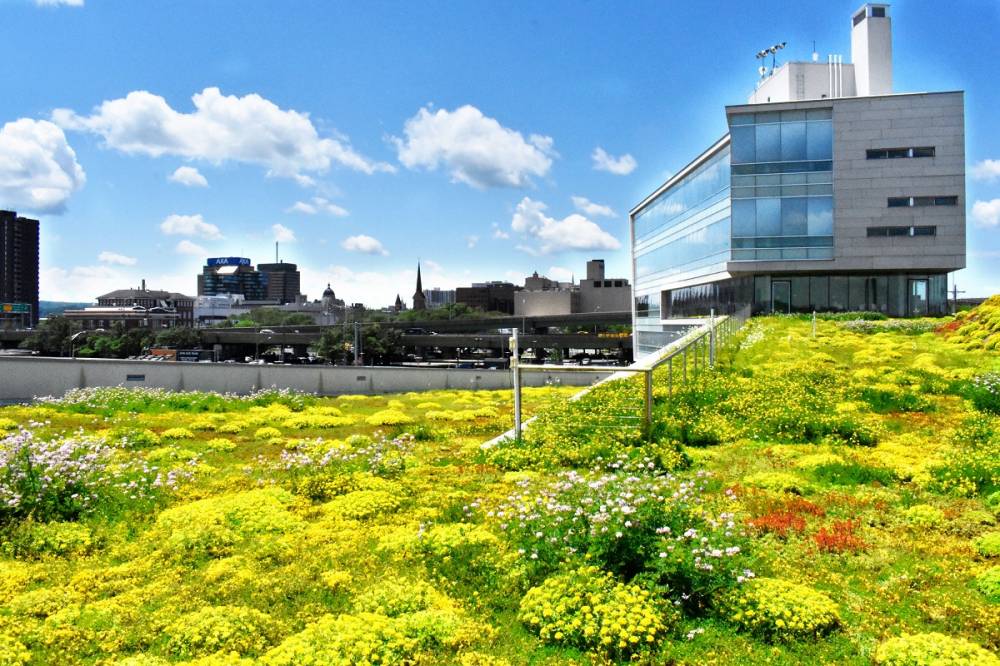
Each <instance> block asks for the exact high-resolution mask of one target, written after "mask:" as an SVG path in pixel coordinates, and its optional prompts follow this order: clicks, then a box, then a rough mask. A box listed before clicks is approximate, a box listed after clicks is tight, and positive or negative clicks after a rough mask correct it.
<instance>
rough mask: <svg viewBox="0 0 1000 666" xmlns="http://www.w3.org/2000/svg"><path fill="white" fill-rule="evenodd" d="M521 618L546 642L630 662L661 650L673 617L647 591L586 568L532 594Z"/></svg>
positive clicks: (556, 578) (524, 601) (525, 600)
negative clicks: (631, 658)
mask: <svg viewBox="0 0 1000 666" xmlns="http://www.w3.org/2000/svg"><path fill="white" fill-rule="evenodd" d="M518 619H519V620H521V622H523V623H524V624H526V625H527V626H528V627H529V628H531V630H532V631H534V632H535V633H537V634H538V635H539V637H540V638H541V639H542V640H543V641H545V642H546V643H551V644H554V645H566V646H573V647H577V648H580V649H584V650H590V651H594V652H597V653H600V654H605V655H608V656H611V657H617V658H627V657H629V656H630V655H632V654H636V653H639V652H642V651H644V650H646V649H648V648H650V647H652V646H654V645H656V644H657V643H658V642H659V641H660V640H661V639H662V638H663V636H664V634H665V633H666V631H667V620H671V621H672V619H673V617H672V616H671V615H666V614H665V613H664V612H663V610H662V609H661V608H660V607H659V606H658V604H657V603H656V601H655V600H654V598H653V595H652V593H650V592H649V591H648V590H646V589H644V588H642V587H639V586H637V585H630V584H624V583H619V582H617V581H616V580H615V579H614V577H613V576H612V575H611V574H610V573H604V572H602V571H601V570H600V569H598V568H597V567H581V568H579V569H576V570H575V571H571V572H568V573H563V574H558V575H555V576H552V577H551V578H548V579H547V580H546V581H545V582H544V583H542V584H541V585H539V586H538V587H533V588H531V589H530V590H528V593H527V594H526V595H524V598H523V599H522V600H521V609H520V612H519V613H518Z"/></svg>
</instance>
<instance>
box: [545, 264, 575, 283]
mask: <svg viewBox="0 0 1000 666" xmlns="http://www.w3.org/2000/svg"><path fill="white" fill-rule="evenodd" d="M546 276H547V277H549V278H551V279H553V280H558V281H559V282H569V281H570V280H572V279H573V278H574V275H573V271H571V270H570V269H568V268H563V267H562V266H549V272H548V273H546Z"/></svg>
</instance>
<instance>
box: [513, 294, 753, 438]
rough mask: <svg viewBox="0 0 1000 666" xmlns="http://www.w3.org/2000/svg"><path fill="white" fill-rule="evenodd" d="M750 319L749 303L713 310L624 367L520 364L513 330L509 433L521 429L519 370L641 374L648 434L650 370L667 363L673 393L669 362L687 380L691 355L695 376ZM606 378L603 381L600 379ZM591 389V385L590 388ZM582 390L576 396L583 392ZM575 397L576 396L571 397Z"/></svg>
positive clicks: (518, 433) (712, 362)
mask: <svg viewBox="0 0 1000 666" xmlns="http://www.w3.org/2000/svg"><path fill="white" fill-rule="evenodd" d="M749 318H750V306H746V307H744V308H742V309H741V310H739V311H738V312H736V313H734V314H732V315H723V316H720V317H716V316H715V312H714V310H713V311H712V314H711V315H710V318H709V320H708V321H707V322H706V323H705V324H704V325H703V326H700V327H698V328H696V329H694V330H692V331H689V332H688V333H686V334H685V335H684V336H682V337H681V338H680V339H679V340H674V341H673V342H671V343H670V344H669V345H667V346H666V347H663V348H661V349H660V350H658V351H657V352H654V353H653V354H650V355H649V356H648V357H647V358H645V359H643V360H641V361H639V362H636V363H633V364H632V365H630V366H628V367H624V368H621V367H616V366H594V365H588V366H576V365H570V366H560V365H521V363H520V348H519V346H518V344H517V340H518V331H517V329H514V336H513V338H512V344H511V350H512V351H513V355H512V357H511V367H510V370H511V373H512V374H513V382H512V384H513V387H514V430H513V435H514V437H515V438H516V439H520V437H521V432H522V430H523V426H522V422H521V373H523V372H545V373H553V372H570V373H573V372H589V373H598V374H604V373H610V375H611V376H610V377H608V378H607V379H608V380H610V379H613V378H615V375H617V374H619V373H642V374H643V377H644V380H645V381H644V384H645V386H644V388H645V391H644V400H643V403H644V405H643V406H644V411H645V414H644V415H643V422H644V425H645V430H646V433H647V436H648V435H649V434H650V433H651V430H652V424H653V372H654V371H655V370H656V369H657V368H659V367H661V366H663V365H665V364H667V363H669V364H670V365H669V372H668V374H667V392H668V395H673V390H674V364H673V361H674V359H676V358H677V357H678V356H680V357H681V358H682V359H683V364H682V366H681V367H682V372H683V374H682V376H681V378H682V380H683V381H685V382H686V381H687V379H688V356H689V354H690V355H691V356H693V362H694V369H693V375H697V374H698V372H699V357H700V361H701V363H700V365H701V367H702V368H704V367H708V368H711V367H714V366H715V357H716V351H717V348H718V347H719V345H720V344H721V345H725V344H727V343H728V342H729V341H730V340H731V339H732V337H733V335H734V334H735V333H737V332H738V331H739V330H740V329H741V328H742V327H743V324H745V323H746V321H747V319H749ZM603 381H606V380H602V382H603ZM591 388H593V387H591ZM587 390H590V389H586V390H585V391H584V392H583V393H581V394H580V395H584V394H585V393H586V391H587ZM575 397H579V396H575Z"/></svg>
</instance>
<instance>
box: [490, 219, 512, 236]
mask: <svg viewBox="0 0 1000 666" xmlns="http://www.w3.org/2000/svg"><path fill="white" fill-rule="evenodd" d="M493 238H496V239H497V240H507V239H508V238H510V234H509V233H507V232H506V231H504V230H503V229H502V228H501V227H500V225H499V224H497V223H496V222H494V223H493Z"/></svg>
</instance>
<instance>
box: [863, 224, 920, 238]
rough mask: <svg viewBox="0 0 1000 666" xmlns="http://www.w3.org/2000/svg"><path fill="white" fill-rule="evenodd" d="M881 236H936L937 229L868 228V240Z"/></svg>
mask: <svg viewBox="0 0 1000 666" xmlns="http://www.w3.org/2000/svg"><path fill="white" fill-rule="evenodd" d="M882 236H937V227H934V226H923V227H868V237H869V238H880V237H882Z"/></svg>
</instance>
